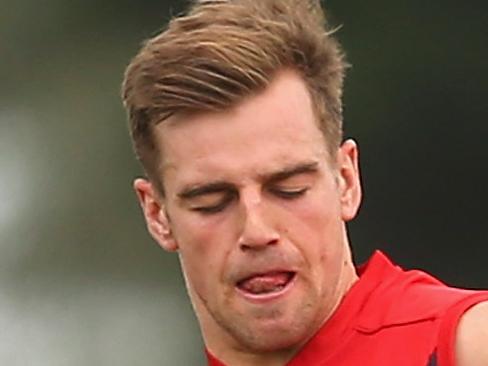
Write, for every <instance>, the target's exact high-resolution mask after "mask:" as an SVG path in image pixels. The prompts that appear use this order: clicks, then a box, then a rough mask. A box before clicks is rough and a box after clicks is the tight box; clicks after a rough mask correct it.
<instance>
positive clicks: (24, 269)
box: [0, 0, 488, 366]
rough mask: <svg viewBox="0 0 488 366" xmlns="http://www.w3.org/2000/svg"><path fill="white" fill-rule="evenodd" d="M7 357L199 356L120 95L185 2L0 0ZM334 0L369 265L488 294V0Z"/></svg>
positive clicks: (0, 194)
mask: <svg viewBox="0 0 488 366" xmlns="http://www.w3.org/2000/svg"><path fill="white" fill-rule="evenodd" d="M0 4H1V5H2V11H0V55H1V64H0V65H1V67H0V364H2V365H35V366H37V365H49V366H57V365H80V366H81V365H117V366H124V365H202V364H204V363H203V357H202V345H201V339H200V336H199V332H198V328H197V325H196V322H195V319H194V316H193V314H192V311H191V307H190V305H189V302H188V300H187V298H186V294H185V290H184V287H183V282H182V277H181V275H180V273H179V267H178V263H177V258H176V256H175V255H169V254H166V253H164V252H163V251H162V250H161V249H159V247H158V246H157V245H155V244H154V243H153V242H152V241H151V239H150V238H149V235H147V234H146V231H145V227H144V224H143V220H142V215H141V214H140V212H139V208H138V205H137V204H136V201H135V195H134V194H133V193H132V190H131V181H132V179H133V178H134V177H135V176H137V175H138V174H140V170H139V167H138V166H137V164H136V162H135V160H134V158H133V156H132V152H131V147H130V141H129V138H128V135H127V131H126V118H125V114H124V111H123V109H122V106H121V103H120V100H119V88H120V82H121V80H122V73H123V70H124V68H125V66H126V64H127V63H128V62H129V59H130V58H131V57H132V56H133V55H134V54H135V53H136V51H137V49H138V48H139V45H140V43H141V42H142V40H143V39H146V38H148V37H150V36H151V35H154V34H155V33H156V32H157V31H158V30H159V29H161V28H162V27H163V25H164V23H165V21H166V20H167V19H168V17H169V14H175V13H178V12H179V11H180V10H181V9H182V8H183V7H184V5H185V3H183V2H170V1H152V0H151V1H139V2H136V1H127V0H119V1H113V0H110V1H108V0H106V1H94V0H84V1H81V0H72V1H61V0H48V1H44V2H39V1H33V0H20V1H17V2H9V3H7V2H5V1H2V2H0ZM325 5H326V7H327V9H328V11H329V17H330V19H331V21H332V23H333V24H334V25H340V24H342V25H343V26H342V28H341V30H340V31H339V33H338V37H339V39H340V40H341V42H342V43H343V45H344V47H345V49H346V51H347V54H348V59H349V61H350V63H352V65H353V67H352V69H351V70H350V72H349V76H348V79H347V82H346V90H345V100H344V101H345V119H346V135H347V136H353V137H355V138H356V139H357V140H358V141H359V144H360V147H361V152H362V156H361V157H362V163H361V166H362V173H363V183H364V191H365V199H364V203H363V207H362V209H361V212H360V216H359V218H358V219H357V220H356V221H355V222H354V223H352V224H351V225H350V229H351V237H352V242H353V247H354V252H355V257H356V259H357V261H358V262H362V261H364V260H365V259H366V258H367V257H368V256H369V255H370V254H371V252H372V250H373V249H374V248H381V249H383V250H385V251H386V252H387V253H389V254H390V256H391V257H393V258H394V259H395V260H396V261H397V262H398V263H400V264H401V265H402V266H405V267H410V268H412V267H413V268H419V267H420V268H424V269H426V270H428V271H429V272H431V273H433V274H435V275H437V276H439V277H440V278H442V279H443V280H444V281H445V282H448V283H450V284H453V285H457V286H465V287H485V288H488V270H487V264H488V244H487V236H488V235H487V225H488V224H487V209H486V207H487V204H488V192H487V189H486V187H487V177H488V173H487V164H486V161H487V159H488V150H487V147H488V146H487V143H486V136H487V132H488V124H487V117H488V102H487V98H488V62H487V57H488V42H487V38H488V2H486V1H481V0H472V1H466V2H461V1H451V0H443V1H418V0H413V1H408V2H406V1H386V0H370V1H344V0H330V1H326V2H325Z"/></svg>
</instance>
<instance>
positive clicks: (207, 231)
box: [172, 215, 228, 285]
mask: <svg viewBox="0 0 488 366" xmlns="http://www.w3.org/2000/svg"><path fill="white" fill-rule="evenodd" d="M192 216H193V215H192ZM224 229H225V225H223V223H219V222H216V221H215V220H201V219H198V218H196V217H184V218H182V217H180V218H179V219H178V220H174V221H173V224H172V230H173V235H174V237H175V239H176V242H177V244H178V247H179V253H180V258H181V261H182V264H183V267H184V270H185V273H186V275H187V277H188V279H189V280H191V282H192V283H193V284H194V285H196V284H203V283H205V282H206V281H207V280H209V279H215V278H220V276H221V275H220V273H221V271H222V267H223V265H224V262H225V257H226V247H227V246H228V245H226V243H227V242H228V239H227V238H226V234H227V233H226V232H225V230H224ZM202 274H204V275H203V276H202Z"/></svg>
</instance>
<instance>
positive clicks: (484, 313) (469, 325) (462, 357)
mask: <svg viewBox="0 0 488 366" xmlns="http://www.w3.org/2000/svg"><path fill="white" fill-rule="evenodd" d="M486 365H488V301H485V302H482V303H479V304H477V305H475V306H473V307H472V308H470V309H469V310H468V311H466V312H465V313H464V315H463V316H462V317H461V319H460V321H459V325H458V327H457V332H456V366H486Z"/></svg>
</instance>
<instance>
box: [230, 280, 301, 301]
mask: <svg viewBox="0 0 488 366" xmlns="http://www.w3.org/2000/svg"><path fill="white" fill-rule="evenodd" d="M296 279H297V274H296V273H295V274H294V275H293V278H292V279H291V280H290V281H288V283H287V284H286V285H285V287H283V288H282V289H281V290H279V291H274V292H270V293H267V294H252V293H250V292H247V291H243V290H241V289H240V288H238V287H236V289H237V292H238V293H239V294H240V295H241V296H242V297H244V298H245V299H246V300H247V301H249V302H252V303H255V304H264V303H268V302H271V301H275V300H277V299H279V298H281V297H283V296H285V295H286V294H287V293H288V292H290V291H291V289H292V287H293V286H294V285H295V282H296Z"/></svg>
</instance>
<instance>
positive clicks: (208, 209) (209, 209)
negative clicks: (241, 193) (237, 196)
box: [190, 194, 233, 214]
mask: <svg viewBox="0 0 488 366" xmlns="http://www.w3.org/2000/svg"><path fill="white" fill-rule="evenodd" d="M232 198H233V195H232V194H227V195H225V196H224V197H223V198H221V199H220V200H219V201H218V202H216V203H214V204H206V205H195V206H191V208H190V209H191V210H192V211H196V212H200V213H203V214H213V213H218V212H220V211H223V210H224V209H225V208H226V207H227V206H228V205H229V204H230V202H231V201H232Z"/></svg>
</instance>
